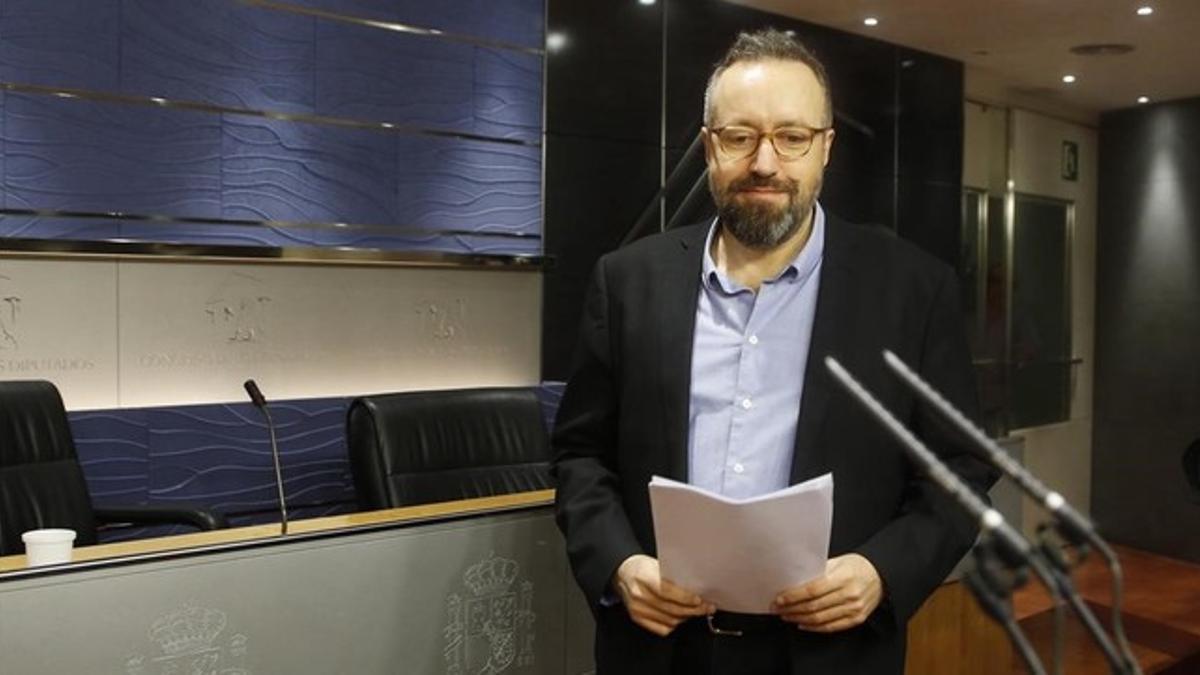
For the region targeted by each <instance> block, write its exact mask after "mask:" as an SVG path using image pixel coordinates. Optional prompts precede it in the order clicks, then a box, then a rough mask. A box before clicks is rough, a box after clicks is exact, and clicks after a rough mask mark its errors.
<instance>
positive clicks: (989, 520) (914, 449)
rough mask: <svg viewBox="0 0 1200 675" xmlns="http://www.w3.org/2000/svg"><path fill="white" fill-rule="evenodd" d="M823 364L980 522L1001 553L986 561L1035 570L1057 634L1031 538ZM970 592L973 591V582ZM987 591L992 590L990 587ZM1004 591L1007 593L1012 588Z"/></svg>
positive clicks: (1034, 663) (1026, 650) (1034, 662)
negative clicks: (1044, 593)
mask: <svg viewBox="0 0 1200 675" xmlns="http://www.w3.org/2000/svg"><path fill="white" fill-rule="evenodd" d="M825 367H826V368H827V369H829V372H830V373H831V374H832V375H833V377H834V379H836V380H837V381H838V383H839V384H841V385H842V386H843V387H844V388H845V389H846V390H847V391H848V392H850V394H851V395H852V396H853V397H854V398H855V399H856V400H857V401H858V402H859V403H860V404H861V405H862V406H863V407H864V408H866V409H867V411H868V412H870V413H871V414H872V415H873V416H874V417H875V419H876V420H877V421H878V422H879V423H880V424H881V425H883V427H884V428H886V429H887V430H888V431H889V432H891V434H892V436H894V437H895V438H896V440H898V441H900V445H901V447H903V448H904V449H905V450H907V451H908V456H909V457H910V458H911V459H912V460H913V462H914V463H915V464H916V465H917V467H918V468H919V469H920V470H921V472H922V473H924V474H925V475H926V476H928V477H929V479H930V480H932V481H933V482H934V483H935V484H936V485H937V486H938V487H939V488H941V489H942V490H943V491H945V492H946V493H947V494H949V495H950V496H951V497H952V498H953V499H954V500H955V501H957V502H958V503H959V504H960V505H961V506H962V507H963V508H964V509H966V510H967V513H969V514H970V515H971V516H972V517H973V518H975V519H977V520H978V521H979V526H980V530H981V532H982V533H983V536H984V538H985V539H987V540H988V541H989V546H988V547H989V548H994V549H995V550H998V551H1000V552H1001V555H998V556H986V551H985V554H984V555H985V557H984V560H985V561H989V560H990V561H1000V562H1002V563H1003V564H1002V565H1000V567H1003V568H1007V569H1010V570H1014V572H1013V574H1014V575H1018V576H1019V575H1020V574H1022V573H1023V572H1022V570H1023V568H1025V567H1028V568H1030V569H1032V570H1033V572H1034V574H1036V575H1037V576H1038V579H1039V580H1040V581H1041V582H1042V585H1043V586H1045V587H1046V590H1047V591H1048V592H1049V593H1050V596H1051V597H1052V598H1054V621H1055V632H1056V634H1061V627H1062V614H1063V612H1062V597H1061V596H1060V595H1059V592H1058V588H1057V586H1056V584H1055V583H1054V578H1053V575H1052V574H1051V572H1050V570H1049V569H1048V566H1047V565H1046V563H1045V562H1044V561H1043V560H1042V559H1041V558H1040V557H1039V556H1037V555H1035V554H1034V551H1033V548H1032V547H1031V546H1030V545H1029V542H1028V541H1026V540H1025V538H1024V537H1022V536H1021V535H1020V534H1018V533H1017V531H1016V530H1014V529H1013V528H1012V526H1010V525H1009V524H1008V523H1006V522H1005V521H1004V516H1003V515H1001V513H1000V512H999V511H997V510H995V509H993V508H991V507H990V506H988V505H987V504H986V503H985V502H984V501H983V500H982V499H980V498H979V496H978V495H976V494H975V493H974V492H973V491H972V490H971V488H970V487H968V486H967V484H966V483H964V482H963V481H962V479H961V478H959V477H958V476H956V475H955V474H954V472H953V471H951V470H950V469H949V467H947V466H946V464H945V463H944V462H942V460H940V459H938V458H937V456H936V455H935V454H934V453H933V451H931V450H930V449H929V448H928V447H926V446H925V444H924V443H922V442H921V441H920V440H919V439H917V437H916V436H914V435H913V433H912V432H911V431H909V430H908V429H907V428H906V427H905V426H904V425H903V424H901V423H900V421H899V420H897V419H896V418H895V417H894V416H893V415H892V414H891V413H890V412H888V410H887V408H884V407H883V404H882V403H880V402H879V401H878V400H877V399H876V398H875V397H874V396H872V395H871V393H870V392H868V391H867V390H866V388H865V387H863V386H862V384H860V383H859V382H858V380H856V379H854V376H852V375H851V374H850V373H849V372H847V371H846V369H845V368H843V367H842V364H840V363H838V362H837V360H836V359H834V358H833V357H832V356H826V357H825ZM979 559H980V558H979V557H977V558H976V560H977V561H978V560H979ZM977 569H980V568H977ZM981 569H990V567H989V566H988V565H984V566H983V567H982V568H981ZM980 574H987V572H981V573H980ZM982 578H984V579H985V581H990V580H988V579H987V578H986V577H982ZM969 583H973V582H969ZM985 585H990V584H985ZM996 585H999V584H996ZM972 590H974V586H973V587H972ZM985 590H986V591H988V592H991V589H985ZM1008 591H1011V588H1009V589H1008ZM995 595H997V596H998V595H999V593H995ZM1007 596H1008V592H1007V591H1006V592H1005V594H1004V596H1002V597H1000V599H999V601H1000V602H1004V601H1006V600H1007ZM990 597H991V596H989V598H990ZM994 604H995V603H994V602H992V601H991V600H989V601H987V602H985V605H984V607H985V610H988V611H989V612H990V611H991V609H993V608H994ZM1001 623H1002V624H1003V625H1004V626H1005V629H1006V630H1008V631H1009V632H1010V634H1011V633H1013V632H1014V631H1015V632H1016V633H1019V632H1020V628H1019V627H1018V626H1016V622H1015V621H1011V615H1010V619H1009V620H1004V619H1001ZM1022 638H1023V639H1021V640H1017V641H1016V643H1017V647H1018V651H1020V653H1021V656H1022V658H1024V659H1025V663H1026V666H1027V667H1028V668H1029V671H1030V672H1031V673H1034V674H1035V675H1043V674H1044V673H1045V672H1046V671H1045V669H1044V667H1043V666H1042V664H1041V663H1040V662H1039V661H1038V658H1037V654H1036V653H1035V652H1034V651H1033V650H1032V648H1031V647H1030V646H1029V643H1028V640H1027V639H1024V636H1022ZM1053 672H1054V673H1055V675H1058V674H1059V673H1061V672H1062V658H1061V650H1060V649H1057V648H1056V649H1055V651H1054V670H1053Z"/></svg>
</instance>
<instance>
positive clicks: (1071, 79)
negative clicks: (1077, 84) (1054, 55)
mask: <svg viewBox="0 0 1200 675" xmlns="http://www.w3.org/2000/svg"><path fill="white" fill-rule="evenodd" d="M1074 81H1075V76H1074V75H1063V82H1066V83H1067V84H1071V83H1072V82H1074Z"/></svg>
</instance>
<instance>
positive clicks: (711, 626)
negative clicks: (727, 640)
mask: <svg viewBox="0 0 1200 675" xmlns="http://www.w3.org/2000/svg"><path fill="white" fill-rule="evenodd" d="M713 616H714V615H713V614H709V615H708V616H707V617H705V618H706V619H708V632H710V633H712V634H713V635H724V636H725V637H742V635H744V634H745V633H743V632H742V631H740V630H730V629H727V628H718V627H717V625H716V624H715V623H713Z"/></svg>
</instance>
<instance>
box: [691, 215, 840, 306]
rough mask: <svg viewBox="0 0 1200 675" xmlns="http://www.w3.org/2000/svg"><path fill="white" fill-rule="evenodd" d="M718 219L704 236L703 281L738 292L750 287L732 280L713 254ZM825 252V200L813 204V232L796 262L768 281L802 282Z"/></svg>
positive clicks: (701, 278) (715, 219) (714, 288)
mask: <svg viewBox="0 0 1200 675" xmlns="http://www.w3.org/2000/svg"><path fill="white" fill-rule="evenodd" d="M718 221H719V219H718V218H715V217H714V218H713V221H712V224H711V225H709V226H708V236H706V237H705V238H704V258H703V259H702V260H701V263H700V274H701V276H700V280H701V282H703V283H704V285H705V287H707V288H708V289H709V290H722V291H724V292H726V293H736V292H738V291H743V290H746V289H745V288H744V287H743V286H741V285H740V284H738V283H737V282H736V281H734V280H732V279H730V278H729V277H728V275H726V274H725V273H724V272H722V271H721V270H720V269H718V268H717V263H716V261H714V260H713V257H712V242H713V236H714V235H715V234H716V232H717V225H718ZM824 253H825V209H823V208H821V203H820V202H816V203H814V204H813V223H812V232H811V233H810V234H809V235H808V241H807V242H805V244H804V248H802V249H800V252H799V253H797V254H796V257H795V258H794V259H793V260H792V262H790V263H788V265H787V267H784V268H783V269H782V270H780V271H779V274H777V275H775V277H773V278H771V279H767V280H766V282H765V283H768V284H770V283H774V282H776V281H779V280H783V281H786V282H788V283H801V282H804V281H806V280H807V279H808V278H809V277H810V276H812V273H813V271H814V270H816V269H817V266H818V265H819V264H820V262H821V257H822V256H823V255H824Z"/></svg>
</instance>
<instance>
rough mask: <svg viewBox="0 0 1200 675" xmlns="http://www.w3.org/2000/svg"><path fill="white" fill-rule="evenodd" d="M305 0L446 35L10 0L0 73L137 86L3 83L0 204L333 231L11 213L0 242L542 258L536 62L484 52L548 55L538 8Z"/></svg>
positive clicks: (308, 18)
mask: <svg viewBox="0 0 1200 675" xmlns="http://www.w3.org/2000/svg"><path fill="white" fill-rule="evenodd" d="M283 4H285V5H286V4H288V3H286V2H284V3H283ZM302 4H306V5H307V6H310V7H315V8H320V9H324V10H327V11H331V12H335V13H338V14H340V15H344V16H348V17H354V16H368V15H369V16H372V17H374V18H381V19H386V20H390V21H401V22H407V23H410V24H412V25H416V26H423V27H428V28H436V29H439V30H444V31H447V33H449V34H452V35H451V37H444V36H428V35H413V34H408V33H403V32H397V31H391V30H385V29H381V28H379V27H372V26H366V25H361V24H358V23H355V21H353V20H343V19H339V18H337V17H322V16H313V15H307V14H303V13H298V12H292V11H286V10H281V9H270V8H265V7H261V6H256V5H254V4H249V3H243V2H238V1H237V0H56V1H55V2H43V1H41V0H0V79H2V80H5V81H11V82H14V83H17V84H18V85H22V84H25V85H35V86H50V87H55V86H62V87H69V88H78V89H84V90H88V91H91V92H94V93H95V94H99V95H100V96H101V97H102V96H103V95H105V94H109V93H111V94H117V95H119V96H123V97H132V98H133V99H134V100H133V101H124V100H118V101H105V100H95V99H94V98H93V94H85V95H84V97H83V98H63V97H58V96H55V95H51V94H46V93H41V92H29V91H8V92H0V122H2V124H3V127H2V129H3V130H2V132H0V186H2V187H3V189H2V190H0V207H5V208H9V209H30V208H36V209H45V210H61V211H89V212H102V213H111V212H117V213H127V214H134V215H156V216H166V217H167V218H170V217H176V218H180V219H188V218H199V219H212V220H215V221H220V220H222V219H226V220H277V221H290V222H306V223H314V224H318V225H322V226H323V227H316V228H314V227H308V228H295V227H278V228H271V227H259V226H247V225H238V224H234V223H222V222H213V223H187V224H182V223H178V222H174V223H172V222H167V221H155V222H145V221H136V220H128V221H124V222H122V221H121V220H120V218H114V219H111V220H97V219H84V218H77V217H71V216H69V215H66V216H57V217H50V216H45V217H33V216H28V215H20V214H13V215H0V236H6V237H28V238H48V239H81V240H104V239H113V238H115V237H118V236H121V237H128V238H133V239H136V240H148V241H167V242H181V243H196V244H242V245H267V246H357V247H364V248H382V249H392V250H396V249H413V250H443V251H452V252H475V253H496V254H520V255H536V254H539V253H540V251H541V244H540V237H541V216H540V211H541V207H540V203H541V150H540V142H541V125H542V110H541V109H542V100H541V99H542V67H543V58H542V56H541V55H540V54H536V53H529V52H528V51H524V48H516V49H509V48H503V47H497V46H495V45H489V44H487V43H488V42H489V41H494V42H497V43H503V44H511V45H528V46H531V47H539V46H540V44H541V39H542V38H541V30H542V29H541V26H542V12H543V5H542V2H541V0H537V1H536V2H534V1H530V0H505V1H503V2H497V1H495V0H451V1H449V2H442V3H427V2H417V1H415V0H388V1H384V2H375V0H312V1H311V2H308V3H302ZM454 36H459V37H454ZM462 36H466V38H465V39H460V38H461V37H462ZM476 39H479V40H483V42H481V43H477V42H473V40H476ZM150 97H158V98H162V99H165V100H166V101H167V102H170V103H181V104H184V106H183V107H179V106H175V105H162V106H158V105H153V104H151V103H150V101H149V99H150ZM137 99H141V101H137ZM197 103H199V104H209V105H216V106H220V107H235V108H246V109H251V110H255V111H262V112H267V113H281V114H285V115H286V114H298V115H317V116H320V117H324V118H334V119H333V120H331V121H336V120H337V119H341V120H345V121H347V122H351V123H352V124H351V125H349V126H344V125H340V124H330V123H325V122H321V121H317V120H313V119H304V118H303V117H302V118H299V119H296V118H284V119H276V118H275V117H274V116H273V115H270V116H268V117H258V116H255V115H239V114H235V113H220V112H218V111H213V110H205V109H194V108H192V107H191V106H192V104H197ZM358 122H365V123H368V124H373V123H384V122H387V123H393V124H395V125H396V126H397V129H395V130H388V129H375V130H371V129H368V128H356V127H355V126H354V125H353V123H358ZM421 129H424V130H438V131H448V132H460V133H463V134H468V135H476V136H480V137H482V138H481V139H464V138H456V137H452V136H442V135H429V134H422V133H414V131H416V130H421ZM487 138H494V139H497V140H496V141H495V142H493V141H488V140H486V139H487ZM501 141H519V142H521V143H529V144H530V145H528V146H523V145H521V144H514V143H507V142H501ZM339 223H351V224H361V225H373V226H376V227H372V228H368V229H363V228H343V227H338V226H336V224H339ZM506 234H516V235H520V237H522V238H514V237H512V236H505V235H506Z"/></svg>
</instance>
